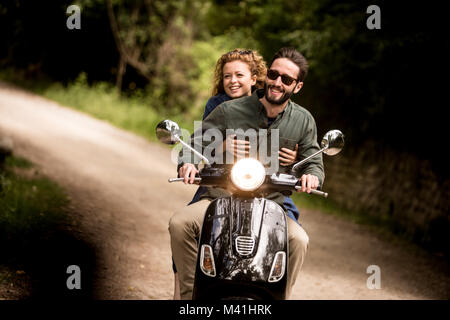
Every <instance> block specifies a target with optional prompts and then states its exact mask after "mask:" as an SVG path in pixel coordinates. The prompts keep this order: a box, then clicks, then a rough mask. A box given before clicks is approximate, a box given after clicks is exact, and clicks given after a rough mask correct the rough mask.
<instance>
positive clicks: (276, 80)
mask: <svg viewBox="0 0 450 320" xmlns="http://www.w3.org/2000/svg"><path fill="white" fill-rule="evenodd" d="M273 81H274V82H275V83H274V85H275V86H279V87H281V83H282V81H281V76H278V77H277V78H276V79H275V80H273Z"/></svg>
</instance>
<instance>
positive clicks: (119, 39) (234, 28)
mask: <svg viewBox="0 0 450 320" xmlns="http://www.w3.org/2000/svg"><path fill="white" fill-rule="evenodd" d="M72 4H76V5H79V6H80V8H81V29H80V30H75V29H74V30H69V29H68V28H67V27H66V21H67V19H68V17H69V14H67V13H66V10H67V7H68V6H70V5H72ZM372 4H376V5H378V6H379V7H380V9H381V29H380V30H369V29H368V28H367V26H366V20H367V18H368V17H369V14H367V13H366V9H367V7H368V6H369V5H372ZM445 21H446V19H445V12H444V10H443V9H442V8H440V7H439V6H438V5H437V2H436V3H435V2H433V1H431V2H430V1H427V2H426V4H425V3H424V2H422V3H420V4H416V3H413V2H411V1H339V2H337V1H326V0H302V1H291V0H274V1H262V0H246V1H212V0H210V1H200V0H185V1H163V0H153V1H132V2H130V3H127V2H126V1H113V0H111V1H95V0H85V1H70V2H69V1H48V2H45V3H41V2H37V1H2V4H0V37H1V42H0V69H2V70H3V71H2V72H3V75H2V78H3V79H6V80H8V79H9V78H11V80H13V79H12V78H14V80H16V79H17V78H21V79H22V81H23V82H26V83H27V84H28V85H30V83H31V84H32V86H38V87H45V86H50V85H53V84H54V83H60V84H61V85H62V87H61V88H64V87H65V86H68V85H70V84H71V83H73V82H74V81H77V79H78V80H79V79H80V75H81V79H82V80H83V81H86V82H87V83H88V84H89V85H94V84H96V83H106V84H107V85H110V86H112V87H113V86H115V87H116V88H117V91H118V92H119V94H120V95H121V96H123V98H124V99H126V98H131V97H136V96H139V97H141V98H143V99H144V100H145V101H147V102H148V108H149V111H150V110H152V112H153V111H154V112H157V113H159V114H160V115H161V118H163V117H170V116H180V115H182V116H183V119H185V121H186V122H192V121H193V120H195V119H200V118H201V115H202V113H203V108H204V104H205V103H206V100H207V98H208V97H209V96H210V91H211V89H212V74H213V67H214V64H215V62H216V60H217V59H218V58H219V56H220V55H221V54H222V53H224V52H226V51H228V50H231V49H233V48H235V47H242V48H252V49H256V50H258V51H259V52H260V53H261V54H263V56H264V57H265V59H266V61H270V59H271V57H272V55H273V54H274V53H275V52H276V51H277V50H278V49H279V48H280V47H282V46H294V47H296V48H298V49H299V50H300V51H301V52H302V53H304V55H305V56H306V58H307V59H308V61H309V63H310V71H309V75H308V76H307V78H306V80H305V85H304V87H303V88H302V90H301V93H300V94H299V95H297V96H296V97H295V98H294V100H295V101H296V102H297V103H299V104H300V105H302V106H304V107H305V108H307V109H308V110H309V111H310V112H311V113H312V114H313V116H314V117H315V119H316V122H317V124H318V132H319V137H321V136H322V135H323V134H324V133H325V132H326V131H328V130H329V129H333V128H339V129H341V130H342V131H343V132H344V133H345V135H346V147H345V149H344V151H343V152H342V154H340V155H339V156H337V157H335V158H332V159H326V158H325V160H324V161H325V166H326V173H327V178H326V182H325V188H326V189H327V191H328V192H329V193H330V195H332V198H331V199H330V201H332V202H334V203H335V204H336V205H337V206H339V207H343V208H346V209H347V210H351V211H352V212H356V213H357V214H359V215H364V216H367V217H370V218H371V219H373V221H375V223H379V224H384V225H389V226H390V227H391V228H392V230H393V231H394V232H396V233H398V234H402V235H404V236H406V237H408V238H409V239H411V240H412V241H414V242H416V243H418V244H420V245H422V246H424V247H426V248H428V249H429V250H431V251H433V252H436V253H438V254H446V255H447V257H448V254H449V243H450V236H449V235H450V222H449V207H450V205H449V199H450V182H449V181H450V180H449V174H448V173H449V172H448V168H447V163H448V160H447V157H446V155H445V149H446V142H447V140H446V134H445V133H446V132H445V125H446V123H445V122H446V117H445V116H444V108H445V107H446V105H447V103H446V100H445V99H444V95H445V92H446V89H447V88H445V87H444V86H445V85H446V84H447V82H448V81H447V80H446V76H447V72H446V71H447V64H446V61H447V59H448V58H447V57H448V55H447V51H446V50H447V47H448V36H447V35H446V33H445V30H444V22H445ZM12 75H14V77H13V76H12Z"/></svg>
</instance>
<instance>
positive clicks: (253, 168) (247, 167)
mask: <svg viewBox="0 0 450 320" xmlns="http://www.w3.org/2000/svg"><path fill="white" fill-rule="evenodd" d="M265 178H266V169H265V168H264V166H263V165H262V163H261V162H259V161H258V160H256V159H252V158H244V159H241V160H239V161H238V162H236V164H235V165H234V166H233V169H231V181H232V182H233V184H234V185H235V186H236V187H238V188H239V189H241V190H244V191H253V190H256V189H258V188H259V187H260V186H261V185H262V184H263V182H264V179H265Z"/></svg>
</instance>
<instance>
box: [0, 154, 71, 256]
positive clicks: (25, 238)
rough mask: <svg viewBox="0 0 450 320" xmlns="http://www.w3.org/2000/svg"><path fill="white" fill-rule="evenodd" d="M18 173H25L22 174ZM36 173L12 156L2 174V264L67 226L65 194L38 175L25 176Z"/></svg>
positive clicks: (26, 164)
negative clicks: (35, 242) (36, 241)
mask: <svg viewBox="0 0 450 320" xmlns="http://www.w3.org/2000/svg"><path fill="white" fill-rule="evenodd" d="M18 169H19V170H20V171H21V172H23V173H22V174H18V173H17V171H18ZM32 169H33V165H32V164H31V163H30V162H29V161H27V160H25V159H23V158H18V157H13V156H10V157H7V158H6V160H5V162H4V169H3V170H2V171H0V247H2V255H1V257H0V262H12V261H14V260H16V259H17V258H18V257H19V256H20V251H17V250H20V249H21V248H24V247H26V246H28V245H29V244H30V242H33V241H35V238H36V237H46V236H47V235H46V232H47V231H48V230H52V229H54V228H55V227H56V226H58V225H60V224H62V223H64V222H65V214H64V210H63V207H64V206H65V205H67V203H68V198H67V196H66V195H65V193H64V191H63V190H62V189H61V188H60V187H59V186H58V185H56V184H55V183H54V182H53V181H51V180H49V179H47V178H45V177H42V176H40V175H39V173H38V172H37V171H34V173H32V175H31V176H29V175H28V174H24V173H25V172H30V171H32Z"/></svg>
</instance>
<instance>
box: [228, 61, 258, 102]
mask: <svg viewBox="0 0 450 320" xmlns="http://www.w3.org/2000/svg"><path fill="white" fill-rule="evenodd" d="M255 84H256V75H253V76H252V74H251V71H250V67H249V66H248V64H247V63H245V62H243V61H241V60H235V61H231V62H227V63H226V64H225V65H224V66H223V88H224V90H225V93H226V94H227V95H228V96H229V97H230V98H231V99H236V98H240V97H243V96H250V95H251V94H252V86H253V85H255Z"/></svg>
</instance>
